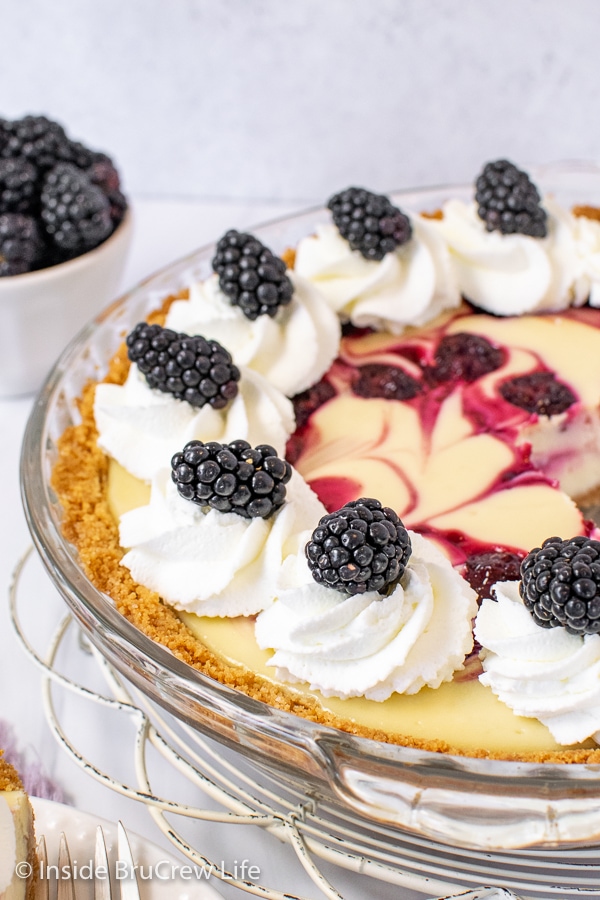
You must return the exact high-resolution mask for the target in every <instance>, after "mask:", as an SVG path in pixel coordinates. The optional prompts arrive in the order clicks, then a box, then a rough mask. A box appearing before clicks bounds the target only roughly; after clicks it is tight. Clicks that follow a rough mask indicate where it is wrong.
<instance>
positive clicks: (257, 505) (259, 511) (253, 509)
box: [171, 440, 292, 519]
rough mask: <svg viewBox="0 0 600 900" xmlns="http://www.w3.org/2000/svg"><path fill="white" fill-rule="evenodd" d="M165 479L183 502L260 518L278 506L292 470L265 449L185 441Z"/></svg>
mask: <svg viewBox="0 0 600 900" xmlns="http://www.w3.org/2000/svg"><path fill="white" fill-rule="evenodd" d="M171 477H172V479H173V481H174V483H175V485H176V486H177V490H178V492H179V494H180V495H181V496H182V497H183V498H184V499H185V500H191V501H192V502H193V503H196V504H198V505H199V506H203V507H209V508H210V509H216V510H218V511H219V512H224V513H226V512H232V513H236V514H237V515H238V516H243V517H244V518H245V519H250V518H262V519H266V518H269V517H270V516H272V515H273V514H274V513H275V512H277V510H278V509H279V508H280V507H281V506H282V505H283V503H284V501H285V496H286V487H285V486H286V484H287V483H288V481H289V480H290V478H291V477H292V467H291V466H290V464H289V463H288V462H287V461H286V460H285V459H281V458H280V457H279V456H277V451H276V450H275V449H274V448H273V447H271V446H270V445H269V444H259V445H258V446H257V447H251V446H250V444H249V443H248V442H247V441H242V440H239V441H232V442H231V443H229V444H221V443H219V442H218V441H209V442H207V443H204V442H203V441H190V442H189V443H187V444H186V445H185V447H184V448H183V450H182V451H181V452H180V453H176V454H175V455H174V456H173V458H172V460H171Z"/></svg>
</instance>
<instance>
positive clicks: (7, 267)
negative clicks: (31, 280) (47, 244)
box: [0, 213, 43, 276]
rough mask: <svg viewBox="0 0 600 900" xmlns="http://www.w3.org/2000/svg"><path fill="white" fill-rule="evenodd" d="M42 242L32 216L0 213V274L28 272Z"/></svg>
mask: <svg viewBox="0 0 600 900" xmlns="http://www.w3.org/2000/svg"><path fill="white" fill-rule="evenodd" d="M42 248H43V243H42V240H41V238H40V234H39V231H38V227H37V224H36V222H35V219H34V218H33V217H32V216H25V215H23V214H22V213H4V214H3V215H0V276H6V275H22V274H24V273H25V272H30V271H31V270H32V269H33V268H35V265H36V263H37V261H38V260H39V258H40V255H41V252H42Z"/></svg>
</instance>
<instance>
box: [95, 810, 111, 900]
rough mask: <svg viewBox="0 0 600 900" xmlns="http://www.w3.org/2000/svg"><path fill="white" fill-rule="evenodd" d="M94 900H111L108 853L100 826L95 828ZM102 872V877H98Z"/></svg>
mask: <svg viewBox="0 0 600 900" xmlns="http://www.w3.org/2000/svg"><path fill="white" fill-rule="evenodd" d="M94 869H95V872H96V875H95V877H94V900H111V898H112V891H111V887H110V869H109V866H108V853H107V852H106V841H105V840H104V832H103V831H102V826H101V825H98V827H97V828H96V849H95V851H94ZM100 872H102V873H103V874H102V877H99V875H100Z"/></svg>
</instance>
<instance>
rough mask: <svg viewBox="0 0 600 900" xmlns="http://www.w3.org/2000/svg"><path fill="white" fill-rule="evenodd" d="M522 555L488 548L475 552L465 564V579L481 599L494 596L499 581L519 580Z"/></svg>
mask: <svg viewBox="0 0 600 900" xmlns="http://www.w3.org/2000/svg"><path fill="white" fill-rule="evenodd" d="M521 560H522V557H520V556H518V554H516V553H511V552H510V551H509V550H486V551H484V552H483V553H473V554H471V556H469V558H468V559H467V562H466V564H465V579H466V580H467V581H468V582H469V584H470V585H471V587H472V588H473V590H474V591H476V592H477V594H478V596H479V599H480V600H481V599H483V597H491V596H492V587H493V586H494V585H495V584H496V582H497V581H518V580H519V577H520V572H521Z"/></svg>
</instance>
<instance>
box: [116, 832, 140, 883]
mask: <svg viewBox="0 0 600 900" xmlns="http://www.w3.org/2000/svg"><path fill="white" fill-rule="evenodd" d="M117 850H118V854H119V859H120V860H121V861H122V862H124V863H127V868H128V870H129V871H130V872H131V877H130V878H123V879H122V880H121V881H120V882H119V884H120V885H121V900H140V886H139V884H138V879H137V874H136V868H135V863H134V861H133V854H132V853H131V847H130V845H129V838H128V837H127V832H126V831H125V828H124V827H123V823H122V822H121V821H119V823H118V825H117Z"/></svg>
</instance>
